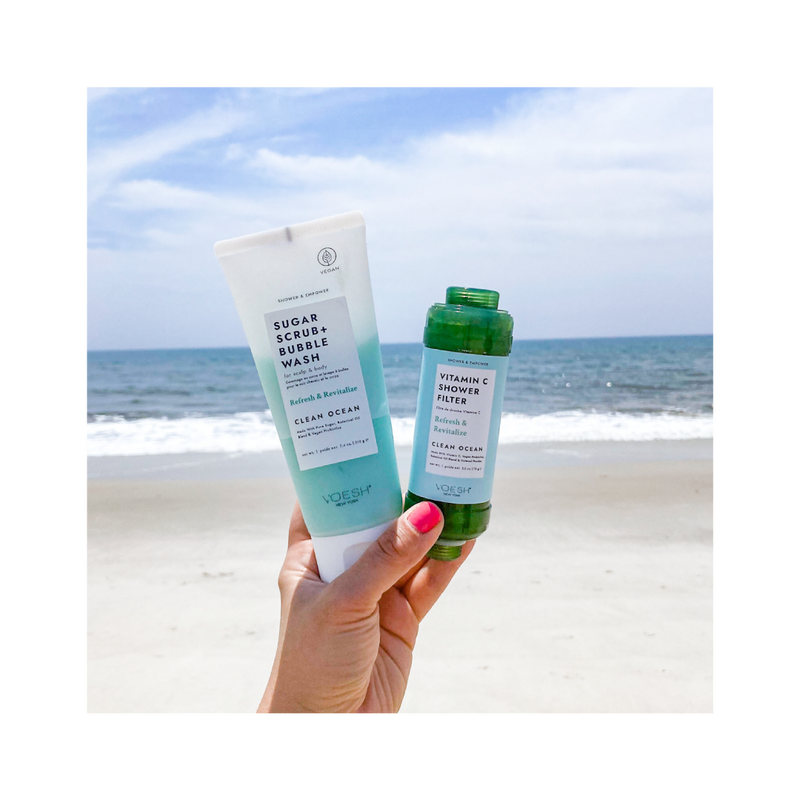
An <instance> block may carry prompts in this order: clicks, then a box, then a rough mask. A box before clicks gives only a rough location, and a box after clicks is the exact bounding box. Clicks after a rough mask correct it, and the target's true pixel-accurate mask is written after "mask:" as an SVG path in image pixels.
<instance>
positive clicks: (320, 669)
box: [258, 503, 475, 713]
mask: <svg viewBox="0 0 800 800" xmlns="http://www.w3.org/2000/svg"><path fill="white" fill-rule="evenodd" d="M422 505H425V504H422V503H420V504H418V505H417V506H415V507H414V508H411V509H409V510H408V511H406V512H405V513H404V514H403V515H402V517H400V519H399V520H398V521H397V523H396V524H394V525H392V526H391V527H390V528H389V529H387V530H386V531H385V532H384V533H383V534H382V536H381V537H380V539H378V541H376V542H374V543H373V544H372V545H370V547H369V548H368V549H367V550H366V552H365V553H364V554H363V555H362V556H361V558H360V559H359V560H358V561H357V562H356V563H355V564H354V565H353V566H352V567H350V569H348V570H347V571H346V572H344V573H343V574H342V575H340V576H339V577H338V578H336V580H334V581H332V582H331V583H330V584H326V583H324V582H323V581H322V580H321V579H320V577H319V573H318V571H317V562H316V559H315V557H314V549H313V546H312V544H311V537H310V535H309V533H308V529H307V528H306V525H305V522H304V521H303V516H302V514H301V512H300V507H299V506H298V505H295V508H294V512H293V514H292V519H291V522H290V524H289V546H288V550H287V553H286V560H285V561H284V563H283V567H282V568H281V572H280V575H279V577H278V586H279V588H280V593H281V624H280V633H279V637H278V650H277V653H276V656H275V663H274V665H273V668H272V674H271V675H270V678H269V682H268V684H267V689H266V691H265V693H264V697H263V699H262V700H261V704H260V705H259V707H258V710H259V711H260V712H323V713H325V712H354V711H362V712H396V711H398V710H399V709H400V704H401V703H402V701H403V695H404V694H405V690H406V685H407V683H408V675H409V672H410V670H411V657H412V651H413V650H414V644H415V642H416V640H417V633H418V632H419V623H420V622H421V621H422V619H423V618H424V617H425V615H426V614H427V613H428V612H429V611H430V610H431V608H432V607H433V605H434V604H435V603H436V601H437V600H438V599H439V597H440V596H441V594H442V592H443V591H444V590H445V588H446V587H447V585H448V583H450V580H451V579H452V578H453V576H454V575H455V573H456V572H457V571H458V569H459V567H460V566H461V565H462V564H463V563H464V561H465V559H466V558H467V556H468V555H469V553H470V552H471V551H472V548H473V547H474V545H475V542H474V541H472V542H468V543H467V544H466V545H464V547H463V548H462V554H461V556H460V557H459V558H458V559H456V560H455V561H436V560H433V559H429V558H428V557H427V556H426V553H427V552H428V550H429V549H430V547H431V546H432V545H433V544H434V542H435V541H436V539H437V538H438V537H439V533H440V532H441V530H442V527H443V525H444V519H443V518H442V515H441V512H439V513H438V522H436V524H435V525H434V526H433V528H431V530H429V531H427V532H420V531H418V530H417V529H416V528H415V527H414V525H413V524H412V523H411V522H410V521H409V515H411V514H413V513H414V510H415V509H419V510H418V511H417V514H416V515H415V516H416V517H418V516H419V515H420V512H421V511H423V509H420V508H419V507H420V506H422ZM428 505H431V506H432V504H428ZM432 508H434V509H435V508H436V507H435V506H432ZM436 510H437V511H438V509H436ZM434 513H435V512H434ZM421 527H425V526H424V525H423V526H421Z"/></svg>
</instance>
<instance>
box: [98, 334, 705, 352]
mask: <svg viewBox="0 0 800 800" xmlns="http://www.w3.org/2000/svg"><path fill="white" fill-rule="evenodd" d="M713 335H714V333H713V331H712V332H711V333H648V334H637V335H627V336H552V337H539V338H529V339H514V341H515V342H569V341H583V340H586V339H670V338H675V339H677V338H681V337H690V336H713ZM379 344H386V345H409V344H413V345H422V342H421V341H417V342H379ZM242 349H244V350H247V349H249V345H248V344H231V345H219V346H216V347H214V346H203V347H200V346H194V347H107V348H94V349H90V348H87V349H86V352H87V353H136V352H153V351H161V350H242Z"/></svg>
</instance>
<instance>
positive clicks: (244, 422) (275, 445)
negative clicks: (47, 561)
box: [87, 411, 713, 456]
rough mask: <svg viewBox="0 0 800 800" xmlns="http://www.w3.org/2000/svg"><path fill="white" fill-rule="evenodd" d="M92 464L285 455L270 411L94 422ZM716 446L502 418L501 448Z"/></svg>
mask: <svg viewBox="0 0 800 800" xmlns="http://www.w3.org/2000/svg"><path fill="white" fill-rule="evenodd" d="M392 430H393V433H394V440H395V444H396V445H397V446H398V447H403V446H410V445H411V443H412V441H413V435H414V418H413V417H393V418H392ZM87 431H88V433H87V453H88V455H90V456H134V455H165V454H180V453H264V452H268V451H271V450H279V449H280V440H279V438H278V433H277V431H276V429H275V424H274V422H273V421H272V416H271V414H270V413H269V411H266V412H247V413H239V414H230V415H224V416H222V415H220V416H185V417H178V418H165V417H161V418H159V417H147V418H144V419H133V420H130V419H124V418H123V417H121V416H103V415H99V416H96V417H95V418H94V419H93V420H92V421H91V422H89V424H88V425H87ZM710 438H713V417H712V415H710V414H707V415H692V414H680V413H667V412H665V413H657V414H622V413H590V412H585V411H558V412H553V413H550V414H540V415H538V416H531V415H527V414H514V413H510V414H504V415H503V419H502V423H501V425H500V444H501V445H503V444H520V443H525V442H601V441H616V442H637V441H639V442H644V441H654V440H658V439H710Z"/></svg>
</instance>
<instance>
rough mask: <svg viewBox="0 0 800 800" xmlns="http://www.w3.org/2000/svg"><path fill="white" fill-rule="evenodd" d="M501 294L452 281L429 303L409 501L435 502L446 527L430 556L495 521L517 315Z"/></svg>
mask: <svg viewBox="0 0 800 800" xmlns="http://www.w3.org/2000/svg"><path fill="white" fill-rule="evenodd" d="M499 301H500V295H499V294H498V293H497V292H493V291H490V290H487V289H468V288H464V287H457V286H451V287H450V288H449V289H448V290H447V296H446V302H445V303H435V304H434V305H432V306H431V307H430V308H429V309H428V315H427V319H426V323H425V333H424V336H423V343H424V347H423V350H422V368H421V372H420V382H419V395H418V398H417V418H416V423H415V425H414V445H413V449H412V453H411V476H410V478H409V482H408V489H409V491H408V493H407V495H406V502H405V507H406V508H410V507H411V506H412V505H414V504H415V503H419V502H421V501H422V500H431V501H433V502H434V503H436V505H437V506H439V508H440V509H441V511H442V513H443V515H444V520H445V522H444V529H443V530H442V533H441V535H440V537H439V539H438V541H437V542H436V544H435V545H434V546H433V548H432V549H431V550H430V551H429V552H428V555H429V556H430V557H431V558H434V559H438V560H440V561H451V560H452V559H455V558H458V557H459V555H461V547H462V545H464V544H465V543H466V542H467V541H469V540H470V539H475V538H476V537H478V536H480V534H481V533H483V531H485V530H486V528H487V527H488V525H489V516H490V515H491V509H492V503H491V497H492V483H493V481H494V466H495V458H496V456H497V441H498V438H499V435H500V416H501V412H502V406H503V392H504V391H505V385H506V373H507V370H508V356H509V353H510V352H511V343H512V335H511V334H512V331H513V327H514V321H513V319H512V318H511V316H510V315H509V313H508V312H507V311H500V310H498V308H497V306H498V304H499Z"/></svg>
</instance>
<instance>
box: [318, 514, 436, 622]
mask: <svg viewBox="0 0 800 800" xmlns="http://www.w3.org/2000/svg"><path fill="white" fill-rule="evenodd" d="M443 526H444V517H443V516H442V512H441V511H440V510H439V509H438V508H437V507H436V506H435V505H434V504H433V503H429V502H428V501H425V502H423V503H417V505H415V506H413V507H412V508H410V509H409V510H408V511H406V512H405V514H403V515H402V516H401V517H400V519H398V520H397V523H396V524H394V525H390V526H389V527H388V528H387V529H386V530H385V531H384V532H383V533H382V534H381V536H380V538H379V539H378V540H377V541H375V542H373V543H372V544H371V545H370V546H369V547H368V548H367V550H366V552H365V553H364V555H362V556H361V558H359V559H358V561H356V563H355V564H353V566H352V567H350V569H348V570H346V571H345V572H343V573H342V574H341V575H340V576H339V577H338V578H336V580H334V581H333V582H332V583H331V584H330V587H331V589H332V590H333V591H334V592H336V593H337V594H342V595H343V596H345V597H347V598H348V600H349V601H351V602H353V603H355V604H356V605H359V606H364V607H367V608H372V607H374V606H375V605H376V604H377V602H378V600H380V598H381V595H382V594H383V593H384V592H386V591H387V590H388V589H390V588H391V587H392V586H394V584H395V583H397V582H398V581H399V580H400V579H401V578H402V577H403V576H404V575H405V574H406V573H408V572H409V571H410V570H411V569H412V568H413V567H414V566H416V565H417V564H418V563H419V562H420V561H421V560H422V559H423V558H424V557H425V554H426V553H427V552H428V550H430V548H431V546H432V545H433V543H434V542H435V541H436V540H437V539H438V538H439V534H440V533H441V531H442V527H443Z"/></svg>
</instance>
